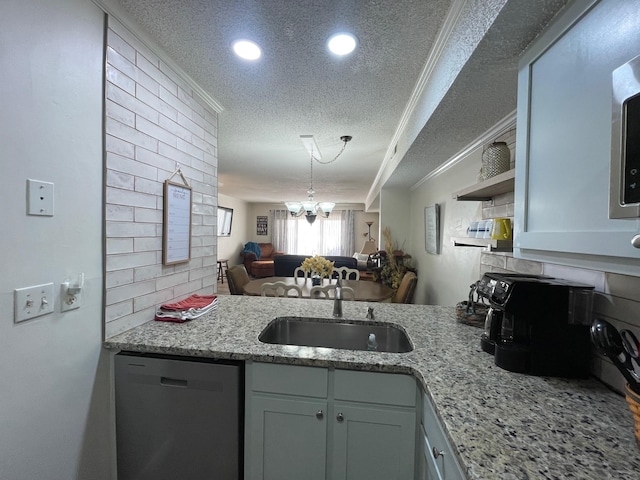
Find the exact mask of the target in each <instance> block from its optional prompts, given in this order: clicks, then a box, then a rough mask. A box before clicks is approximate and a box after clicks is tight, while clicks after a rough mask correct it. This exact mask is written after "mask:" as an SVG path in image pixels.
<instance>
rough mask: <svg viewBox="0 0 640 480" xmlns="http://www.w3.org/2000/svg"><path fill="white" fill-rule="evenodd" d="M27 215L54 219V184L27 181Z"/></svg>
mask: <svg viewBox="0 0 640 480" xmlns="http://www.w3.org/2000/svg"><path fill="white" fill-rule="evenodd" d="M27 199H28V204H27V213H28V214H29V215H41V216H45V217H53V183H51V182H41V181H40V180H31V179H28V180H27Z"/></svg>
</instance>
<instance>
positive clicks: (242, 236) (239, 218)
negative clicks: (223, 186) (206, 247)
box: [218, 193, 255, 267]
mask: <svg viewBox="0 0 640 480" xmlns="http://www.w3.org/2000/svg"><path fill="white" fill-rule="evenodd" d="M218 206H220V207H227V208H232V209H233V221H232V224H231V235H230V236H229V237H218V259H225V260H227V261H228V263H229V266H230V267H231V266H233V265H237V264H239V263H241V261H240V252H242V248H243V247H244V244H245V242H247V241H248V240H246V239H247V237H248V236H249V234H250V233H251V232H250V230H249V218H250V217H249V209H250V204H249V203H247V202H245V201H244V200H239V199H237V198H234V197H229V196H227V195H223V194H221V193H218ZM254 222H255V220H254ZM254 228H255V226H254Z"/></svg>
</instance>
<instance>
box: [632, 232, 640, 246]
mask: <svg viewBox="0 0 640 480" xmlns="http://www.w3.org/2000/svg"><path fill="white" fill-rule="evenodd" d="M631 245H633V246H634V247H636V248H640V235H636V236H635V237H633V238H632V239H631Z"/></svg>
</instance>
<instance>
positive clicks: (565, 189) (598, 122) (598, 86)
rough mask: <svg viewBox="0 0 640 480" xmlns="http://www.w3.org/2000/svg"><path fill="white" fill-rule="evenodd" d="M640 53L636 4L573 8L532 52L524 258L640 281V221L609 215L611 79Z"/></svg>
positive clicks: (604, 1) (519, 183) (517, 237)
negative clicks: (639, 241) (637, 240)
mask: <svg viewBox="0 0 640 480" xmlns="http://www.w3.org/2000/svg"><path fill="white" fill-rule="evenodd" d="M638 55H640V15H638V2H637V1H636V0H601V1H593V0H590V1H576V2H573V3H571V4H570V6H569V7H568V8H567V9H566V10H565V11H564V13H562V14H561V15H560V16H559V17H558V19H557V20H556V21H555V22H554V24H553V25H552V26H551V27H550V28H549V29H548V30H547V31H546V32H545V33H544V34H543V35H542V36H541V37H540V38H539V39H538V40H537V41H536V42H535V43H534V44H533V45H532V46H531V48H530V49H529V50H528V51H527V52H526V53H525V54H524V56H523V58H522V59H521V62H520V71H519V77H518V132H517V135H518V136H517V147H516V182H515V229H514V255H515V256H516V257H520V258H527V259H531V260H538V261H543V262H549V263H560V264H565V265H574V266H578V267H583V268H593V269H596V270H602V271H610V272H618V273H626V274H631V275H637V276H640V248H635V247H634V246H633V245H632V243H631V241H632V239H633V238H634V237H635V236H636V235H638V234H639V233H640V220H639V219H638V218H619V219H611V218H609V196H610V166H611V159H612V142H616V141H619V139H618V138H613V137H612V112H613V103H614V102H613V100H612V74H613V71H614V70H615V69H616V68H618V67H619V66H621V65H623V64H625V63H627V62H629V61H630V60H631V59H633V58H634V57H636V56H638ZM618 108H619V107H618ZM616 135H619V133H617V134H616Z"/></svg>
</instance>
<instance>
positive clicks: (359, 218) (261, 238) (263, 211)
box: [229, 203, 380, 265]
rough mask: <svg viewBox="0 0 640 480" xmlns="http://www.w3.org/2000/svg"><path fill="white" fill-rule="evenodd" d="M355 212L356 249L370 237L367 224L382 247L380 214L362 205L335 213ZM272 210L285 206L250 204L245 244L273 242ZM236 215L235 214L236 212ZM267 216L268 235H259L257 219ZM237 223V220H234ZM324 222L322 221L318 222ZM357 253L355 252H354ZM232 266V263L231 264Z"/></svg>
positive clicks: (346, 206)
mask: <svg viewBox="0 0 640 480" xmlns="http://www.w3.org/2000/svg"><path fill="white" fill-rule="evenodd" d="M347 209H350V210H354V211H355V220H354V225H355V229H356V231H355V237H356V249H357V250H358V251H360V249H361V248H362V245H363V243H364V241H365V240H366V239H367V237H368V231H369V227H368V225H367V224H366V222H373V224H372V225H371V236H372V237H373V238H374V240H375V242H376V245H378V247H380V223H379V220H378V218H379V214H378V212H365V211H364V206H363V205H362V204H353V205H348V204H344V205H338V206H337V207H336V209H335V210H334V211H336V212H337V211H339V210H347ZM271 210H284V205H282V204H279V203H250V204H248V216H247V238H246V240H244V241H245V242H258V243H264V242H271V214H270V211H271ZM234 213H235V212H234ZM259 216H266V217H267V219H268V220H267V221H268V225H267V235H258V232H257V229H256V221H257V217H259ZM234 221H235V220H234ZM317 221H320V222H321V221H322V220H317ZM354 253H355V252H354ZM229 265H231V263H229Z"/></svg>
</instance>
